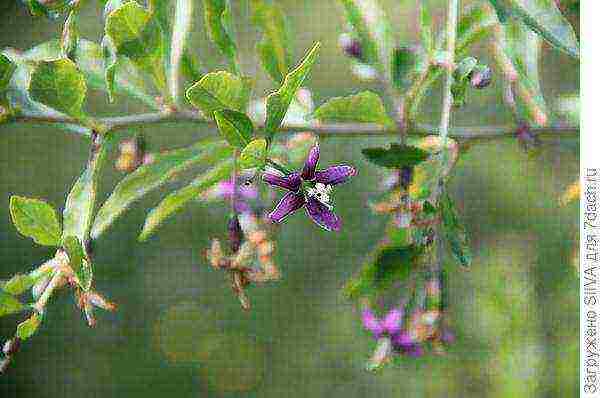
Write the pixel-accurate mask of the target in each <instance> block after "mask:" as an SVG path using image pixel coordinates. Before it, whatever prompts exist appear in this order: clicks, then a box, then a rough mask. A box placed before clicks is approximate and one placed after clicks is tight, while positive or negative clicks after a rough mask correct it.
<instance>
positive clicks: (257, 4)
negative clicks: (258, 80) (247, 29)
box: [252, 0, 293, 83]
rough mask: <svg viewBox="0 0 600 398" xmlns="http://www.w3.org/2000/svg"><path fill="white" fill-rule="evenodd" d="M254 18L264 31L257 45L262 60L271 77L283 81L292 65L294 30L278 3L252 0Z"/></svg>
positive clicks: (279, 81)
mask: <svg viewBox="0 0 600 398" xmlns="http://www.w3.org/2000/svg"><path fill="white" fill-rule="evenodd" d="M252 8H253V20H254V23H255V24H256V25H257V26H258V27H259V28H260V30H261V31H262V33H263V37H262V39H261V41H260V42H259V43H258V44H257V45H256V47H257V50H258V56H259V58H260V61H261V63H262V65H263V67H264V68H265V70H266V71H267V73H268V74H269V76H271V78H272V79H273V80H274V81H275V82H277V83H281V82H282V81H283V78H284V76H285V75H286V74H287V72H288V69H289V67H290V66H291V65H292V62H293V60H292V56H293V54H292V32H291V30H290V24H289V21H288V20H287V18H286V16H285V14H284V12H283V9H282V8H281V6H280V5H278V4H267V3H265V2H264V1H263V0H252Z"/></svg>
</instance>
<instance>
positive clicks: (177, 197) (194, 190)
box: [138, 160, 233, 241]
mask: <svg viewBox="0 0 600 398" xmlns="http://www.w3.org/2000/svg"><path fill="white" fill-rule="evenodd" d="M232 169H233V161H231V160H228V161H224V162H221V163H220V164H218V165H217V166H215V167H213V168H212V169H210V170H209V171H207V172H205V173H203V174H202V175H200V176H199V177H197V178H196V179H195V180H194V181H192V182H191V183H190V184H189V185H187V186H186V187H184V188H182V189H179V190H177V191H175V192H173V193H171V194H169V195H168V196H167V197H166V198H165V199H163V200H162V202H160V203H159V204H158V206H156V207H155V208H153V209H152V210H151V211H150V212H149V213H148V216H147V217H146V221H145V223H144V227H143V229H142V232H141V233H140V236H139V238H138V239H139V240H140V241H145V240H147V239H148V238H149V237H150V236H151V235H152V234H153V233H154V232H155V231H156V229H158V227H159V226H160V225H161V224H162V223H163V222H164V221H165V220H166V219H167V218H168V217H169V216H171V215H173V214H174V213H176V212H178V211H179V210H181V209H182V208H183V207H184V206H185V205H186V204H187V203H189V202H190V201H191V200H193V199H194V198H197V197H198V195H200V194H201V193H202V192H204V191H206V190H207V189H209V188H211V187H212V186H214V185H215V184H216V183H218V182H219V181H221V180H223V179H225V178H227V177H228V176H229V175H230V174H231V171H232Z"/></svg>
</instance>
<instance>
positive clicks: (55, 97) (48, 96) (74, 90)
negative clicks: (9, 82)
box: [29, 59, 87, 118]
mask: <svg viewBox="0 0 600 398" xmlns="http://www.w3.org/2000/svg"><path fill="white" fill-rule="evenodd" d="M29 91H30V93H31V98H32V99H33V100H34V101H38V102H41V103H42V104H44V105H47V106H49V107H50V108H53V109H56V110H57V111H59V112H62V113H64V114H67V115H69V116H73V117H76V118H82V117H84V113H83V103H84V102H85V97H86V93H87V86H86V84H85V78H84V76H83V73H81V71H80V70H79V69H78V68H77V65H75V63H73V61H71V60H68V59H58V60H55V61H42V62H40V63H39V64H38V65H37V67H36V68H35V69H34V71H33V73H32V75H31V82H30V83H29Z"/></svg>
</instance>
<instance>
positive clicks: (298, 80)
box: [265, 42, 321, 141]
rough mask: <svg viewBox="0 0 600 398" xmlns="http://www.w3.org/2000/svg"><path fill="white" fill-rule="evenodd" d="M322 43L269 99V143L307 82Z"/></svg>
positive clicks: (267, 131)
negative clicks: (299, 90)
mask: <svg viewBox="0 0 600 398" xmlns="http://www.w3.org/2000/svg"><path fill="white" fill-rule="evenodd" d="M320 46H321V43H318V42H317V43H315V45H314V46H313V47H312V48H311V49H310V51H309V52H308V53H307V54H306V56H305V57H304V58H303V59H302V62H300V64H299V65H298V66H297V67H296V68H295V69H294V70H292V71H291V72H290V73H288V74H287V75H286V76H285V79H284V80H283V83H282V84H281V87H280V88H279V90H277V91H275V92H273V93H271V94H269V96H268V97H267V117H266V121H265V134H266V136H267V141H271V140H272V139H273V136H274V135H275V133H276V132H277V129H278V128H279V126H280V125H281V122H282V121H283V118H284V117H285V114H286V112H287V110H288V108H289V106H290V103H291V102H292V99H294V96H295V95H296V92H297V91H298V89H299V88H300V86H302V84H303V83H304V80H306V77H307V76H308V74H309V72H310V70H311V68H312V65H313V64H314V63H315V61H316V59H317V55H318V52H319V47H320Z"/></svg>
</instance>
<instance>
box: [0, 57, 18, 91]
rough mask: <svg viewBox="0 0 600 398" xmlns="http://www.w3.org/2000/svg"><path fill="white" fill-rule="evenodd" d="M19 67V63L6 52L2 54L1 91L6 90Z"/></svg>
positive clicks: (0, 59) (0, 62) (0, 66)
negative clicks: (12, 59) (14, 61)
mask: <svg viewBox="0 0 600 398" xmlns="http://www.w3.org/2000/svg"><path fill="white" fill-rule="evenodd" d="M15 69H17V65H15V64H14V63H12V62H11V60H10V59H9V58H8V57H7V56H6V55H4V54H0V92H1V91H4V90H5V89H6V87H8V84H9V83H10V78H11V77H12V75H13V73H14V72H15Z"/></svg>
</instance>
